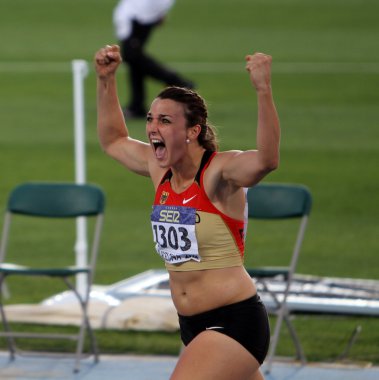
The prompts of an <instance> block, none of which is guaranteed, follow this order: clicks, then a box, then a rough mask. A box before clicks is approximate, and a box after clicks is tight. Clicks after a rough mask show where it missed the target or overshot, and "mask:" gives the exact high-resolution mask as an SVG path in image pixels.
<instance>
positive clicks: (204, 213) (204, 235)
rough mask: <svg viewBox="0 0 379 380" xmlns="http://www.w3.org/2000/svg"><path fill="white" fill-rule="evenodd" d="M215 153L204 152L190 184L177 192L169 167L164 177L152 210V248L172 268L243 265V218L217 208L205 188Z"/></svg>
mask: <svg viewBox="0 0 379 380" xmlns="http://www.w3.org/2000/svg"><path fill="white" fill-rule="evenodd" d="M216 154H217V153H215V152H213V153H212V152H210V151H205V152H204V155H203V158H202V161H201V165H200V168H199V170H198V172H197V174H196V177H195V180H194V182H193V184H192V185H191V186H190V187H189V188H188V189H187V190H185V191H183V192H182V193H180V194H178V193H176V192H175V191H173V190H172V188H171V182H170V179H171V177H172V172H171V170H168V171H167V173H166V174H165V175H164V176H163V178H162V180H161V182H160V184H159V186H158V188H157V191H156V194H155V200H154V205H153V211H152V213H151V223H152V228H153V237H154V241H155V244H156V245H155V248H156V250H157V252H158V254H159V255H160V256H161V257H162V258H163V259H164V260H165V265H166V268H167V269H168V270H171V271H191V270H204V269H217V268H227V267H235V266H241V265H243V255H244V246H245V239H244V233H245V224H246V220H237V219H233V218H231V217H229V216H227V215H225V214H224V213H222V212H221V211H219V210H218V209H217V208H216V207H215V206H214V205H213V204H212V203H211V201H210V200H209V198H208V196H207V194H206V193H205V191H204V186H203V177H204V172H205V171H206V170H207V168H208V166H209V164H210V162H211V161H212V159H213V158H214V157H215V155H216Z"/></svg>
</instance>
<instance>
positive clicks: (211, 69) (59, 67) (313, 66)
mask: <svg viewBox="0 0 379 380" xmlns="http://www.w3.org/2000/svg"><path fill="white" fill-rule="evenodd" d="M169 65H170V66H172V67H175V68H176V69H178V70H182V71H186V72H191V73H204V74H209V73H238V72H243V71H244V69H245V68H244V64H243V63H237V62H171V63H169ZM89 67H90V69H92V63H91V62H89ZM272 71H273V73H277V74H359V73H360V74H379V62H273V65H272ZM67 72H71V62H46V61H45V62H19V61H17V62H4V61H3V62H0V73H20V74H22V73H25V74H29V73H67Z"/></svg>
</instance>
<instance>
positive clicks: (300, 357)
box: [284, 313, 307, 365]
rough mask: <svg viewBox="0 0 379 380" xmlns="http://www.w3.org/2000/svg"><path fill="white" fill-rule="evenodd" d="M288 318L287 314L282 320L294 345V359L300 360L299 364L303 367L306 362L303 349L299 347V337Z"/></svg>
mask: <svg viewBox="0 0 379 380" xmlns="http://www.w3.org/2000/svg"><path fill="white" fill-rule="evenodd" d="M289 318H290V316H289V314H288V313H286V315H285V316H284V320H285V322H286V325H287V327H288V330H289V332H290V334H291V338H292V340H293V342H294V344H295V349H296V359H298V360H300V361H301V364H302V365H304V364H305V363H306V362H307V359H306V357H305V354H304V351H303V348H302V347H301V344H300V339H299V337H298V336H297V333H296V330H295V328H294V327H293V325H292V323H291V321H290V319H289Z"/></svg>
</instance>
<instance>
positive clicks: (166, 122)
mask: <svg viewBox="0 0 379 380" xmlns="http://www.w3.org/2000/svg"><path fill="white" fill-rule="evenodd" d="M162 124H170V120H168V119H162Z"/></svg>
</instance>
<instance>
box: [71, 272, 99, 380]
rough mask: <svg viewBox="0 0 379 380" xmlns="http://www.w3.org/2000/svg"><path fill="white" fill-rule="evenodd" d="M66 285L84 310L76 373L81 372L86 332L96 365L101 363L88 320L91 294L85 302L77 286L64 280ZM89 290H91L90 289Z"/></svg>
mask: <svg viewBox="0 0 379 380" xmlns="http://www.w3.org/2000/svg"><path fill="white" fill-rule="evenodd" d="M64 281H65V283H66V285H67V286H68V287H69V288H70V289H71V290H72V291H73V292H74V294H75V295H76V298H77V299H78V301H79V305H80V308H81V310H82V321H81V324H80V328H79V334H78V343H77V347H76V359H75V366H74V372H75V373H76V372H79V370H80V359H81V357H82V354H83V347H84V340H85V334H86V331H87V332H88V336H89V339H90V347H91V352H92V354H93V356H94V360H95V363H97V362H98V361H99V353H98V348H97V343H96V338H95V334H94V332H93V330H92V327H91V324H90V322H89V318H88V300H89V294H88V293H87V294H86V295H85V296H84V297H85V300H83V296H82V295H81V294H80V293H79V292H78V291H77V289H76V288H75V286H74V285H73V284H72V283H71V282H70V281H69V280H68V279H67V278H65V279H64ZM88 289H89V288H88Z"/></svg>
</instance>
